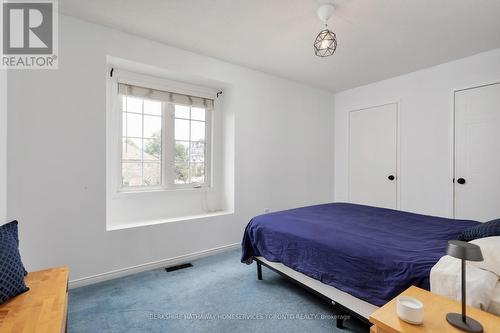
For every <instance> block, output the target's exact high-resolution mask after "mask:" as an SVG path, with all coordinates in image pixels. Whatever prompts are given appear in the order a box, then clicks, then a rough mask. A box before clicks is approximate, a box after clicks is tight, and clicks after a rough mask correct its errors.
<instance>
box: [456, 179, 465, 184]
mask: <svg viewBox="0 0 500 333" xmlns="http://www.w3.org/2000/svg"><path fill="white" fill-rule="evenodd" d="M457 183H459V184H460V185H463V184H465V183H466V181H465V179H464V178H458V179H457Z"/></svg>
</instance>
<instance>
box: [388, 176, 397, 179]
mask: <svg viewBox="0 0 500 333" xmlns="http://www.w3.org/2000/svg"><path fill="white" fill-rule="evenodd" d="M387 179H389V180H394V179H396V177H394V175H390V176H389V177H387Z"/></svg>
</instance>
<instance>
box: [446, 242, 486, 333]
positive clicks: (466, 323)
mask: <svg viewBox="0 0 500 333" xmlns="http://www.w3.org/2000/svg"><path fill="white" fill-rule="evenodd" d="M446 254H447V255H449V256H452V257H455V258H458V259H461V260H462V314H460V313H448V314H447V315H446V320H447V321H448V323H450V324H451V325H453V326H455V327H456V328H458V329H460V330H462V331H465V332H474V333H480V332H482V331H483V326H482V325H481V324H480V323H479V322H478V321H477V320H474V319H472V318H471V317H467V315H466V313H465V287H466V283H465V261H466V260H469V261H483V254H482V253H481V248H480V247H479V246H477V245H475V244H470V243H467V242H462V241H458V240H452V241H449V242H448V248H447V249H446Z"/></svg>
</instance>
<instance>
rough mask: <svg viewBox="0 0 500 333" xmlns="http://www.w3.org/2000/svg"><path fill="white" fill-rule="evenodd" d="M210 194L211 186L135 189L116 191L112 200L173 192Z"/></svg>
mask: <svg viewBox="0 0 500 333" xmlns="http://www.w3.org/2000/svg"><path fill="white" fill-rule="evenodd" d="M202 191H205V192H212V191H213V187H212V186H201V187H190V186H186V187H175V188H168V187H158V188H144V189H141V188H137V189H133V190H118V191H115V192H114V194H113V197H114V198H123V197H134V196H138V195H151V194H153V195H154V194H158V193H175V192H202Z"/></svg>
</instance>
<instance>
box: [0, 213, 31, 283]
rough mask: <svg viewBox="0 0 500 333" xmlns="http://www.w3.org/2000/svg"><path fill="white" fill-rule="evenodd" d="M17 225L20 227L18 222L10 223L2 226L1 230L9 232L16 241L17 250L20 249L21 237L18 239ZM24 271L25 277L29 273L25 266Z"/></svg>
mask: <svg viewBox="0 0 500 333" xmlns="http://www.w3.org/2000/svg"><path fill="white" fill-rule="evenodd" d="M17 225H18V222H17V220H14V221H12V222H10V223H6V224H4V225H2V226H0V229H3V230H6V231H9V232H10V233H11V234H12V236H13V237H14V238H15V240H16V243H17V248H19V237H18V233H17ZM23 270H24V275H26V274H28V272H27V271H26V269H25V268H24V265H23Z"/></svg>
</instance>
